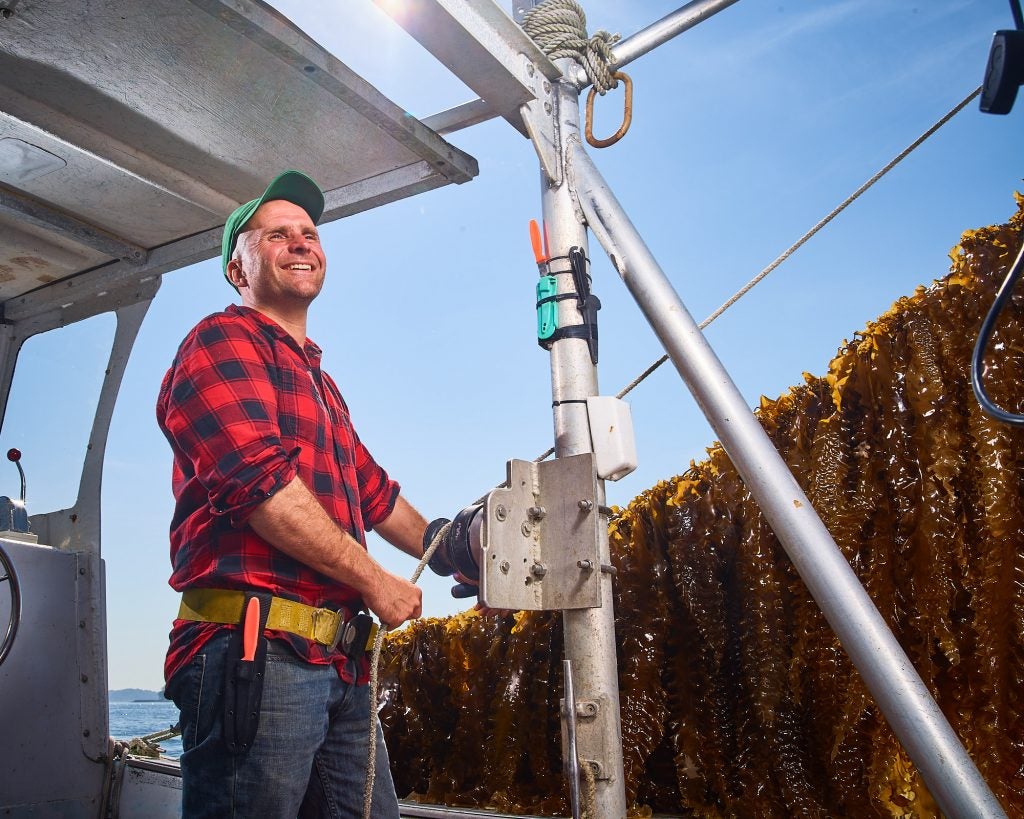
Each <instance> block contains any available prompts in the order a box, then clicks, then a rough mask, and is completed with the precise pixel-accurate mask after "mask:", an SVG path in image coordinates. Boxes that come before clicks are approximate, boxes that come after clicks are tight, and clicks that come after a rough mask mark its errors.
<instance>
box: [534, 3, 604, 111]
mask: <svg viewBox="0 0 1024 819" xmlns="http://www.w3.org/2000/svg"><path fill="white" fill-rule="evenodd" d="M523 31H525V32H526V34H527V35H528V36H529V37H530V39H531V40H533V41H534V42H535V43H536V44H537V45H538V46H539V47H540V49H541V51H543V52H544V53H545V54H547V56H548V57H549V58H550V59H552V60H561V59H572V60H575V61H576V62H577V63H579V64H580V65H581V66H583V70H584V71H585V72H586V73H587V79H589V80H590V82H591V84H592V85H593V86H594V88H596V89H597V93H599V94H604V93H606V92H607V91H609V90H610V89H612V88H616V87H617V86H618V84H619V83H618V80H617V79H616V77H615V74H614V73H613V66H614V64H615V55H614V54H612V46H613V45H614V44H615V43H617V42H618V41H619V35H618V34H609V33H608V32H607V31H598V32H596V33H595V34H594V36H593V37H588V36H587V15H586V12H584V11H583V6H581V5H580V4H579V3H577V2H576V0H543V2H541V3H539V4H538V5H536V6H534V7H533V8H532V9H528V10H527V11H526V13H525V14H524V15H523Z"/></svg>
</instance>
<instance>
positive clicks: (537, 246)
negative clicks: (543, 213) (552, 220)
mask: <svg viewBox="0 0 1024 819" xmlns="http://www.w3.org/2000/svg"><path fill="white" fill-rule="evenodd" d="M530 244H531V245H533V258H534V259H536V260H537V264H541V263H542V262H544V261H545V258H546V257H545V255H544V248H543V247H542V246H541V239H540V226H539V225H538V224H537V220H536V219H531V220H530Z"/></svg>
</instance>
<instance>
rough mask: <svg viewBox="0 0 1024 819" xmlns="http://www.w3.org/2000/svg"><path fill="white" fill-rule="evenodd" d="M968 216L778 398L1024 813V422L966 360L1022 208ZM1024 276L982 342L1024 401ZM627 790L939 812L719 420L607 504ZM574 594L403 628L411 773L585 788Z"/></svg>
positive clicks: (434, 797) (755, 804)
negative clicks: (574, 697)
mask: <svg viewBox="0 0 1024 819" xmlns="http://www.w3.org/2000/svg"><path fill="white" fill-rule="evenodd" d="M1017 203H1018V206H1019V210H1018V212H1017V213H1016V214H1015V215H1014V216H1013V217H1012V218H1011V219H1010V221H1009V222H1008V223H1007V224H1005V225H1000V226H995V227H989V228H982V229H979V230H975V231H968V232H967V233H965V234H964V235H963V237H962V240H961V243H960V245H959V246H958V247H957V248H954V250H953V252H952V253H951V254H950V256H951V259H952V266H951V270H950V273H949V275H947V276H946V277H945V278H944V279H942V280H940V281H937V282H936V283H935V284H934V285H933V286H932V287H930V288H923V287H922V288H919V289H918V290H917V292H916V293H915V294H914V295H913V296H910V297H907V298H902V299H900V300H899V301H898V302H897V303H896V304H895V305H894V306H893V307H892V309H891V310H889V311H888V312H887V313H886V314H885V315H883V316H882V317H881V318H879V319H878V320H877V321H875V322H873V323H871V324H869V325H868V327H867V328H866V329H865V330H864V331H863V332H861V333H858V334H857V335H856V336H855V338H854V340H853V341H851V342H847V343H845V344H844V346H843V347H842V348H841V349H840V350H839V353H838V355H837V356H836V358H835V359H834V360H833V361H832V363H831V365H830V367H829V372H828V375H827V376H825V377H824V378H816V377H811V376H809V375H805V381H806V383H805V384H803V385H801V386H799V387H794V388H792V389H790V391H789V392H788V393H787V394H786V395H783V396H782V397H781V398H779V399H777V400H774V401H771V400H768V399H762V401H761V406H760V408H759V410H758V416H759V418H760V420H761V423H762V425H763V426H764V427H765V429H766V430H767V432H768V434H769V435H770V436H771V438H772V440H773V442H774V443H775V445H776V446H777V447H778V449H779V451H780V452H781V453H782V456H783V458H784V459H785V460H786V462H787V463H788V464H789V466H790V467H791V469H792V470H793V473H794V474H795V475H796V477H797V480H798V481H799V482H800V484H801V486H802V487H803V489H804V490H805V491H806V493H807V494H808V496H809V497H810V499H811V501H812V502H813V504H814V506H815V508H816V509H817V510H818V512H819V514H820V515H821V516H822V518H823V520H824V522H825V525H826V526H827V527H828V529H829V531H830V532H832V534H833V536H834V537H835V539H836V542H837V543H838V544H839V546H840V548H841V549H842V551H843V553H844V555H845V556H846V557H847V559H848V560H849V561H850V563H851V565H852V566H853V568H854V570H855V571H856V573H857V575H858V577H859V578H860V580H861V582H862V583H863V584H864V585H865V587H866V588H867V590H868V592H869V594H870V595H871V598H872V599H873V600H874V602H875V605H876V606H877V607H878V608H879V610H880V611H881V613H882V615H883V616H884V617H885V619H886V620H887V622H888V624H889V626H890V628H891V629H892V630H893V633H894V634H895V635H896V637H897V639H898V640H899V642H900V643H901V645H902V646H903V647H904V649H905V650H906V651H907V653H908V655H909V656H910V658H911V660H912V661H913V663H914V666H915V668H916V669H917V671H918V673H919V674H920V675H921V676H922V678H923V679H924V681H925V683H926V684H927V685H928V687H929V689H930V690H931V692H932V694H933V696H934V697H935V698H936V700H937V702H938V703H939V705H940V707H941V708H942V710H943V712H944V713H945V715H946V717H947V718H948V719H949V720H950V722H951V723H952V725H953V728H954V730H955V731H956V732H957V734H958V735H959V736H960V737H961V738H962V740H963V741H964V743H965V745H966V747H967V749H968V751H969V753H970V754H971V756H972V758H973V759H974V760H975V762H976V763H977V765H978V766H979V768H980V770H981V772H982V775H983V776H984V777H985V779H986V780H987V781H988V782H989V784H990V786H991V787H992V789H993V790H994V792H995V793H996V795H997V797H998V798H999V799H1000V801H1001V802H1002V803H1003V805H1004V807H1005V808H1006V809H1007V812H1008V813H1009V814H1010V815H1024V717H1022V716H1021V714H1022V711H1024V499H1022V497H1021V489H1022V481H1021V476H1022V471H1021V469H1022V459H1024V430H1019V429H1014V428H1011V427H1008V426H1005V425H1003V424H1000V423H997V422H996V421H993V420H992V419H990V418H988V417H987V416H986V415H984V414H983V413H982V412H981V410H980V409H979V407H978V404H977V402H976V401H975V399H974V396H973V393H972V391H971V386H970V378H969V362H970V356H971V348H972V345H973V342H974V339H975V337H976V335H977V331H978V327H979V326H980V324H981V321H982V319H983V318H984V315H985V313H986V312H987V310H988V308H989V306H990V305H991V303H992V300H993V298H994V295H995V292H996V290H997V288H998V286H999V284H1000V283H1001V282H1002V279H1003V277H1004V276H1005V274H1006V270H1007V267H1008V265H1009V263H1010V262H1011V261H1012V259H1013V257H1014V255H1015V253H1016V250H1017V248H1018V247H1019V244H1020V241H1021V237H1022V228H1024V197H1021V196H1018V197H1017ZM1022 322H1024V297H1018V298H1017V299H1016V300H1014V301H1013V303H1012V304H1011V305H1010V307H1009V308H1008V309H1007V310H1006V312H1005V313H1004V315H1003V317H1002V319H1001V321H1000V322H999V325H998V329H997V331H996V333H995V336H994V337H993V340H992V343H991V345H990V348H989V353H988V355H987V357H986V364H987V370H986V377H985V380H986V384H987V386H988V388H989V392H990V394H991V396H992V397H993V399H994V400H995V401H996V402H997V403H999V404H1001V405H1002V406H1004V407H1006V408H1008V409H1010V410H1012V411H1016V412H1021V411H1024V324H1022ZM610 540H611V551H612V560H613V562H614V564H615V565H616V567H617V568H618V575H617V577H616V579H615V583H614V586H615V611H616V635H617V645H618V662H619V685H620V697H621V703H622V730H623V751H624V762H625V773H626V791H627V799H628V804H629V805H630V806H631V814H632V815H637V816H642V815H649V814H650V812H651V811H653V812H655V813H671V814H680V815H696V816H708V817H712V816H723V817H724V816H750V817H759V819H760V817H789V816H795V815H800V816H851V817H862V816H882V817H887V816H907V817H918V816H921V817H926V816H936V815H938V811H937V808H936V807H935V804H934V802H933V801H932V799H931V797H930V795H929V794H928V791H927V789H926V788H925V786H924V784H923V782H922V780H921V778H920V777H919V775H918V774H917V772H916V770H915V769H914V767H913V765H912V764H911V763H910V761H909V760H908V758H907V756H906V754H905V753H904V751H903V749H902V748H901V746H900V745H899V743H898V742H897V740H896V739H895V737H894V735H893V734H892V732H891V731H890V729H889V727H888V725H887V724H886V722H885V720H884V718H883V717H882V716H881V714H880V712H879V710H878V708H877V706H876V705H875V703H874V701H873V700H872V698H871V697H870V695H869V694H868V692H867V689H866V688H865V686H864V684H863V682H862V681H861V679H860V676H859V675H858V674H857V673H856V672H855V670H854V669H853V667H852V665H851V663H850V661H849V659H848V658H847V656H846V654H845V653H844V652H843V650H842V648H841V647H840V645H839V643H838V640H837V639H836V638H835V636H834V634H833V633H832V631H831V629H830V628H829V626H828V624H827V623H826V622H825V620H824V617H823V616H822V614H821V612H820V611H819V609H818V607H817V605H816V604H815V603H814V601H813V600H812V599H811V597H810V595H809V594H808V592H807V590H806V588H805V587H804V584H803V582H802V581H801V580H800V579H799V577H798V576H797V574H796V572H795V570H794V569H793V566H792V564H791V563H790V561H789V559H788V557H787V556H786V554H785V552H784V551H783V549H782V547H781V545H780V544H779V542H778V541H777V540H776V538H775V536H774V535H773V534H772V532H771V529H770V528H769V527H768V525H767V523H766V522H765V520H764V518H763V517H762V515H761V514H760V512H759V511H758V509H757V506H756V504H755V503H754V502H753V500H752V498H751V496H750V495H749V493H748V492H747V491H746V490H745V488H744V486H743V484H742V482H741V481H740V479H739V477H738V476H737V474H736V471H735V469H734V468H733V466H732V464H731V462H730V461H729V459H728V457H727V456H726V455H725V453H724V452H723V451H722V449H721V448H720V447H718V446H716V447H713V448H712V449H710V450H709V451H708V458H707V459H706V460H704V461H702V462H700V463H693V464H691V466H690V468H689V469H688V470H687V471H686V472H685V473H684V474H683V475H681V476H678V477H676V478H673V479H671V480H668V481H663V482H661V483H659V484H658V485H657V486H655V487H653V488H652V489H649V490H648V491H646V492H644V493H643V494H641V495H640V496H639V497H637V498H636V499H634V500H633V501H632V502H631V503H630V504H629V506H628V508H626V509H625V510H622V511H620V512H618V514H617V515H616V517H615V518H614V519H613V520H612V522H611V525H610ZM561 630H562V626H561V618H560V616H559V615H557V614H528V613H520V614H517V615H515V616H508V617H505V618H499V619H485V618H482V617H477V616H473V615H460V616H458V617H453V618H449V619H445V620H438V619H431V620H424V621H420V622H416V623H413V624H412V625H410V626H409V627H408V628H406V629H405V630H403V631H402V632H399V633H397V634H395V635H392V636H390V637H389V639H388V642H387V644H386V648H385V655H384V659H383V660H382V671H381V677H382V683H381V686H382V692H383V697H384V700H385V705H384V707H383V710H382V711H381V719H382V721H383V723H384V727H385V732H386V734H387V738H388V746H389V748H390V749H391V763H392V769H393V773H394V776H395V781H396V786H397V788H398V792H399V794H400V795H403V796H404V795H410V796H411V798H415V799H420V800H422V801H425V802H432V803H443V804H450V805H466V806H481V807H483V806H486V807H492V808H496V809H499V810H503V811H516V812H526V813H540V814H544V813H547V814H561V815H566V814H567V813H568V794H567V789H566V785H565V781H564V777H563V775H562V772H561V740H560V728H559V721H558V701H559V698H560V696H561V694H562V690H563V681H562V671H561V662H560V661H561V656H562V634H561Z"/></svg>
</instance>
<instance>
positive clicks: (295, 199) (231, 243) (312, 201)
mask: <svg viewBox="0 0 1024 819" xmlns="http://www.w3.org/2000/svg"><path fill="white" fill-rule="evenodd" d="M274 199H284V200H285V201H286V202H291V203H292V204H293V205H298V206H299V207H300V208H302V209H303V210H304V211H306V213H308V214H309V218H310V219H312V220H313V224H314V225H315V224H316V223H317V222H318V221H320V217H321V216H323V213H324V193H323V191H322V190H320V186H319V185H317V184H316V182H314V181H313V180H312V179H310V178H309V177H308V176H306V174H304V173H302V172H301V171H284V172H283V173H279V174H278V175H277V176H275V177H274V179H273V180H272V181H271V183H270V184H269V185H267V189H266V190H265V191H263V195H262V196H261V197H260V198H259V199H253V200H252V201H251V202H246V203H245V204H244V205H241V206H240V207H238V208H236V209H235V211H234V213H232V214H231V215H230V216H229V217H228V220H227V221H226V222H225V223H224V238H223V239H221V243H220V255H221V267H222V268H223V270H224V278H225V279H227V277H228V262H230V261H231V254H232V253H234V252H235V242H236V241H238V234H239V233H241V232H242V228H243V227H245V223H246V222H248V221H249V220H250V219H252V215H253V214H254V213H255V212H256V208H258V207H259V206H260V205H262V204H263V203H264V202H270V201H271V200H274ZM228 281H230V279H228Z"/></svg>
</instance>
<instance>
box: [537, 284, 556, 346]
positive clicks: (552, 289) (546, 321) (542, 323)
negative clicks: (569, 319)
mask: <svg viewBox="0 0 1024 819" xmlns="http://www.w3.org/2000/svg"><path fill="white" fill-rule="evenodd" d="M557 293H558V283H557V282H556V281H555V277H554V276H541V277H540V279H539V280H538V281H537V302H538V304H537V341H539V342H541V343H543V342H545V341H547V340H548V339H550V338H551V337H552V336H553V335H554V334H555V330H557V329H558V302H556V301H543V299H547V298H550V297H551V296H554V295H556V294H557Z"/></svg>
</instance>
